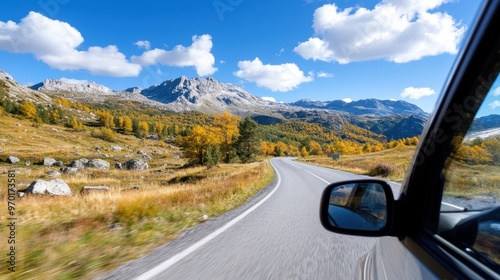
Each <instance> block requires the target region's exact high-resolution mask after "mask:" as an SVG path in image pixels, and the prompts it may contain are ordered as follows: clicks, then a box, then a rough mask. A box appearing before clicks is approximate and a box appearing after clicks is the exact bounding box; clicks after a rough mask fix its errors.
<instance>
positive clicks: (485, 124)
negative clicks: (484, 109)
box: [465, 114, 500, 141]
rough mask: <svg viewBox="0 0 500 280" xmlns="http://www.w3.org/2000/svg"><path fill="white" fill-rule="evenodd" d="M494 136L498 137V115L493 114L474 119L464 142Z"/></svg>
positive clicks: (499, 129) (499, 124)
mask: <svg viewBox="0 0 500 280" xmlns="http://www.w3.org/2000/svg"><path fill="white" fill-rule="evenodd" d="M495 135H500V115H495V114H493V115H488V116H484V117H480V118H476V119H475V120H474V122H473V123H472V126H471V128H470V132H469V134H467V136H466V137H465V140H468V141H470V140H474V139H476V138H488V137H490V136H495Z"/></svg>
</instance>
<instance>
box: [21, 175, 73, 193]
mask: <svg viewBox="0 0 500 280" xmlns="http://www.w3.org/2000/svg"><path fill="white" fill-rule="evenodd" d="M26 193H27V194H49V195H60V196H69V195H72V193H71V189H70V188H69V186H68V184H66V182H64V181H63V180H61V179H55V180H52V181H44V180H36V181H34V182H32V183H31V185H29V187H28V188H27V189H26Z"/></svg>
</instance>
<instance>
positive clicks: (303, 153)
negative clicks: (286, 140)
mask: <svg viewBox="0 0 500 280" xmlns="http://www.w3.org/2000/svg"><path fill="white" fill-rule="evenodd" d="M300 156H301V157H307V156H309V152H307V149H306V147H305V146H304V147H302V149H300Z"/></svg>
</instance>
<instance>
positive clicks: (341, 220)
mask: <svg viewBox="0 0 500 280" xmlns="http://www.w3.org/2000/svg"><path fill="white" fill-rule="evenodd" d="M328 217H329V219H328V220H329V222H330V224H331V225H332V226H335V227H338V228H344V229H355V230H373V231H377V230H380V229H382V228H384V226H385V225H386V224H387V202H386V193H385V191H384V188H383V187H382V185H380V184H378V183H353V184H345V185H339V186H336V187H334V188H333V189H332V191H331V194H330V201H329V205H328Z"/></svg>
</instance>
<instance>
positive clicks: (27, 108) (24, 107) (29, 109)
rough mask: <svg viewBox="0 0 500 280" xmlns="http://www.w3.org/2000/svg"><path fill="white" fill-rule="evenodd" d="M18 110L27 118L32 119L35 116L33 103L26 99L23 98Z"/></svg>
mask: <svg viewBox="0 0 500 280" xmlns="http://www.w3.org/2000/svg"><path fill="white" fill-rule="evenodd" d="M19 112H20V113H21V115H23V116H24V117H26V118H27V119H30V120H32V119H34V118H35V116H36V107H35V104H33V103H31V102H30V101H28V100H23V101H22V102H21V104H20V105H19Z"/></svg>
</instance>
